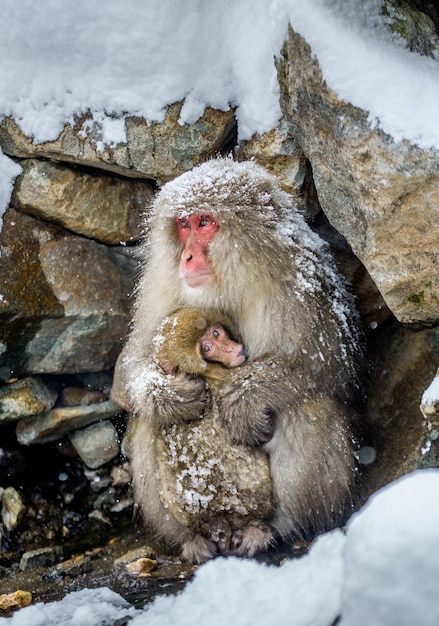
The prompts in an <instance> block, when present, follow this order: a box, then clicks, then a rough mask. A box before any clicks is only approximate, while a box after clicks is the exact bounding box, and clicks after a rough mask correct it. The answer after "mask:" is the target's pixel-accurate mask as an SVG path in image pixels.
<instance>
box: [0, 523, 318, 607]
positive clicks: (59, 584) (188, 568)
mask: <svg viewBox="0 0 439 626" xmlns="http://www.w3.org/2000/svg"><path fill="white" fill-rule="evenodd" d="M79 547H80V546H79V545H78V548H79ZM304 551H306V547H304V546H297V547H296V549H292V548H291V546H282V547H278V548H277V549H273V550H271V551H269V552H267V553H265V554H262V555H260V556H259V557H258V559H257V560H259V561H264V562H267V563H272V564H275V565H278V564H279V563H281V562H282V561H283V560H284V559H285V558H292V557H294V556H298V555H300V554H303V553H304ZM127 555H128V556H127ZM142 555H143V556H144V555H147V556H148V557H149V558H148V559H146V561H148V562H149V563H151V564H152V565H151V567H152V570H151V571H150V572H148V573H143V574H141V575H139V571H138V569H136V570H135V571H130V570H129V567H128V568H127V564H128V563H129V562H133V561H136V562H137V563H139V562H140V561H141V560H142V559H140V561H139V557H141V556H142ZM124 557H125V558H124ZM196 569H197V566H193V565H189V564H187V563H183V562H182V561H181V560H180V558H179V557H178V555H177V554H176V553H175V554H173V553H172V552H169V550H167V549H166V547H165V546H164V545H162V544H160V543H157V542H155V541H154V540H153V539H152V538H151V537H148V536H146V535H145V534H144V532H143V531H142V530H141V529H140V528H125V529H123V530H122V531H121V532H119V534H116V533H114V534H112V535H111V536H108V537H107V538H106V540H105V542H103V543H102V544H101V545H94V546H93V547H92V548H87V549H84V550H78V551H77V552H76V553H73V554H72V556H71V557H70V558H68V559H67V560H65V561H62V562H60V563H57V564H56V565H52V566H48V567H37V568H33V569H29V570H27V571H22V570H21V569H20V567H19V564H18V563H14V564H13V565H12V566H11V567H1V568H0V594H9V593H12V592H14V591H17V590H23V591H28V592H30V593H31V594H32V604H35V603H37V602H52V601H55V600H59V599H61V598H63V597H64V596H65V595H66V594H67V593H70V592H72V591H78V590H80V589H84V588H97V587H109V588H110V589H112V590H113V591H116V592H117V593H119V594H120V595H121V596H122V597H124V598H125V599H126V600H127V601H128V602H130V604H132V605H133V606H136V607H143V606H145V605H146V604H148V603H149V602H151V601H152V600H153V599H154V598H155V597H156V596H158V595H161V594H167V595H169V594H175V593H178V592H179V591H181V590H182V589H183V588H184V586H185V585H186V583H187V582H188V581H190V580H191V578H192V577H193V575H194V573H195V571H196ZM11 614H12V613H11V611H9V612H1V615H2V616H3V617H7V616H9V615H11Z"/></svg>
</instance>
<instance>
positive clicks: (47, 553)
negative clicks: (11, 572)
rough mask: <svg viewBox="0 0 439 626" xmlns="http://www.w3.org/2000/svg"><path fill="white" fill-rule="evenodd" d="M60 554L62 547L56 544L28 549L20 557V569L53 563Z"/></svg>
mask: <svg viewBox="0 0 439 626" xmlns="http://www.w3.org/2000/svg"><path fill="white" fill-rule="evenodd" d="M61 556H62V549H61V548H60V547H58V546H57V547H55V548H50V547H48V548H39V549H38V550H30V551H29V552H25V553H24V554H23V556H22V557H21V561H20V569H21V570H23V571H26V570H29V569H34V568H36V567H49V566H51V565H55V563H56V562H57V561H58V560H59V559H60V558H61Z"/></svg>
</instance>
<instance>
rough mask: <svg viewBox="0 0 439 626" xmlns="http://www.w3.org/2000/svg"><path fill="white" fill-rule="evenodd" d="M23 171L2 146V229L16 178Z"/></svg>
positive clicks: (0, 180) (0, 165) (0, 163)
mask: <svg viewBox="0 0 439 626" xmlns="http://www.w3.org/2000/svg"><path fill="white" fill-rule="evenodd" d="M21 172H22V169H21V167H20V166H19V165H18V163H15V162H14V161H12V159H9V158H8V157H7V156H5V155H4V154H3V152H2V150H1V148H0V231H1V229H2V224H3V219H2V217H3V213H4V212H5V211H6V209H7V208H8V205H9V199H10V197H11V193H12V187H13V184H14V180H15V178H16V177H17V176H18V175H19V174H21Z"/></svg>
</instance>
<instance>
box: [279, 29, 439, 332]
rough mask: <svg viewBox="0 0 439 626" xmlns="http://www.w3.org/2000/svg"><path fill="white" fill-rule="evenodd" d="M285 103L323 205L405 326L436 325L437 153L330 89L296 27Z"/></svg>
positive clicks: (287, 59)
mask: <svg viewBox="0 0 439 626" xmlns="http://www.w3.org/2000/svg"><path fill="white" fill-rule="evenodd" d="M278 76H279V81H280V85H281V105H282V108H283V112H284V116H285V118H286V119H287V120H288V122H289V124H290V130H291V132H292V134H293V135H294V137H295V138H296V140H297V141H298V143H299V145H300V146H301V148H302V149H303V151H304V153H305V155H306V157H307V158H308V159H309V161H310V162H311V165H312V171H313V176H314V182H315V186H316V189H317V193H318V197H319V201H320V204H321V206H322V208H323V210H324V211H325V213H326V215H327V216H328V218H329V220H330V222H331V224H332V225H333V226H335V228H336V229H337V230H338V231H339V232H341V233H342V234H343V235H344V236H345V237H346V239H347V241H348V243H349V244H350V246H351V247H352V249H353V251H354V252H355V254H356V255H357V256H358V257H359V259H360V260H361V261H362V262H363V263H364V265H365V267H366V269H367V270H368V272H369V274H370V275H371V277H372V279H373V280H374V282H375V283H376V285H377V286H378V288H379V290H380V292H381V294H382V295H383V297H384V300H385V301H386V303H387V304H388V306H389V307H390V309H391V310H392V312H393V313H394V314H395V316H396V317H397V318H398V319H399V320H400V321H402V322H404V323H407V324H413V325H422V324H424V325H431V324H434V323H437V322H438V320H439V273H438V272H437V266H438V262H439V259H438V245H437V234H436V233H437V223H438V220H439V153H438V152H437V151H435V150H421V149H419V148H418V147H417V146H415V145H411V144H409V143H408V142H407V141H403V142H401V143H399V144H395V143H394V142H393V141H392V140H391V139H390V137H388V136H386V135H385V134H384V133H383V132H381V131H380V130H379V129H373V128H372V127H371V124H370V123H369V122H368V119H367V113H366V112H365V111H362V110H361V109H358V108H356V107H354V106H352V105H351V104H348V103H346V102H343V101H342V100H340V99H339V98H338V97H337V95H336V94H335V93H334V92H333V91H332V90H331V89H329V88H328V86H327V85H326V83H325V82H324V80H323V78H322V74H321V71H320V67H319V65H318V62H317V60H316V59H315V57H314V56H313V55H312V53H311V49H310V47H309V46H308V44H307V43H306V42H305V41H304V40H303V39H302V38H301V37H300V36H299V35H298V34H297V33H295V32H294V31H293V30H292V29H291V30H290V35H289V39H288V41H287V42H286V44H285V46H284V49H283V57H282V59H281V60H280V61H279V62H278Z"/></svg>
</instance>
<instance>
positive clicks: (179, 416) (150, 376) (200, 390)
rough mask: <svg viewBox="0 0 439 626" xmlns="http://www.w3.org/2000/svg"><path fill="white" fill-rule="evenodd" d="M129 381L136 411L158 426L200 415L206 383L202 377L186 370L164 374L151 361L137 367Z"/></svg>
mask: <svg viewBox="0 0 439 626" xmlns="http://www.w3.org/2000/svg"><path fill="white" fill-rule="evenodd" d="M136 373H137V376H136V377H135V378H133V379H132V380H131V381H130V384H129V395H130V397H131V399H132V404H133V407H134V410H135V412H136V413H137V414H138V415H144V416H146V417H147V418H148V419H151V420H153V421H154V422H155V423H156V424H157V425H158V426H164V425H169V424H174V423H176V422H184V421H190V420H195V419H199V418H201V417H202V416H203V413H204V408H205V404H206V399H207V393H206V384H205V382H204V380H203V379H201V378H191V377H189V376H186V374H183V373H179V374H176V375H166V374H165V373H164V372H163V370H162V369H161V368H159V367H158V366H157V364H156V363H154V362H153V361H147V362H143V363H142V365H141V366H140V364H139V366H138V367H137V372H136Z"/></svg>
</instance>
